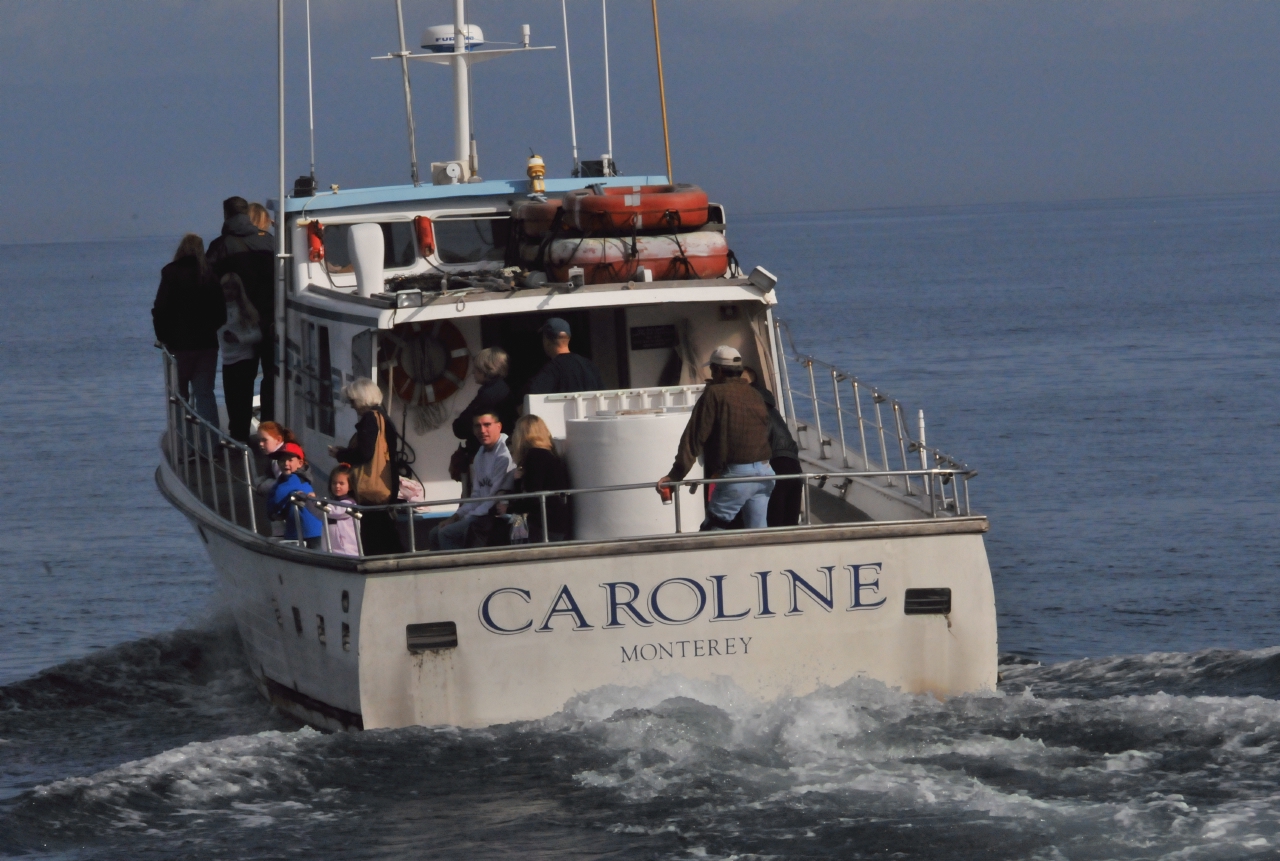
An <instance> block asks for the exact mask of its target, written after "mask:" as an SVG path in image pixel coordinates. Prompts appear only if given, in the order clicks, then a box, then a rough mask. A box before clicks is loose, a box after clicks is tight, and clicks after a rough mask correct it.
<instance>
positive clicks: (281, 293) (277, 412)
mask: <svg viewBox="0 0 1280 861" xmlns="http://www.w3.org/2000/svg"><path fill="white" fill-rule="evenodd" d="M276 66H277V69H276V74H277V82H276V87H277V111H278V113H279V131H280V188H279V195H280V196H279V198H277V201H276V295H275V324H276V327H275V328H276V335H275V341H276V343H275V346H274V347H273V349H274V350H275V356H276V362H275V375H276V378H275V382H274V384H273V385H272V389H273V390H274V392H275V404H274V405H273V407H272V410H273V412H272V414H271V415H270V416H263V418H270V419H281V420H283V419H285V418H287V415H286V413H287V411H286V410H285V406H284V390H285V384H284V380H285V375H284V365H285V346H284V345H285V313H284V301H285V278H286V277H287V274H288V270H287V269H286V268H285V267H286V263H285V261H286V260H287V257H286V255H285V234H286V233H288V230H289V224H288V219H287V218H286V217H285V205H284V0H276Z"/></svg>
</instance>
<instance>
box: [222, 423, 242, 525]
mask: <svg viewBox="0 0 1280 861" xmlns="http://www.w3.org/2000/svg"><path fill="white" fill-rule="evenodd" d="M218 448H219V449H220V450H221V451H222V471H223V472H224V473H226V476H227V508H228V510H229V511H230V514H231V522H232V523H234V524H236V525H237V526H239V525H240V521H239V520H238V519H237V518H236V485H235V480H234V479H233V477H232V475H231V455H230V454H229V453H228V452H227V449H228V448H230V446H228V445H227V441H226V440H225V439H220V440H218Z"/></svg>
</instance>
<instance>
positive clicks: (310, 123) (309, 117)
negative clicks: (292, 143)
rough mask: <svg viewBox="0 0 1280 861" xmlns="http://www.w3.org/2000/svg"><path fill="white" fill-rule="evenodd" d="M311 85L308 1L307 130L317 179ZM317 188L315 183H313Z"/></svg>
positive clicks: (309, 9)
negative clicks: (309, 135) (309, 134)
mask: <svg viewBox="0 0 1280 861" xmlns="http://www.w3.org/2000/svg"><path fill="white" fill-rule="evenodd" d="M314 92H315V88H314V87H313V86H312V83H311V0H307V130H308V131H309V132H310V133H311V178H312V179H315V178H316V106H315V101H314V97H313V96H312V93H314ZM312 186H313V187H314V186H315V183H312Z"/></svg>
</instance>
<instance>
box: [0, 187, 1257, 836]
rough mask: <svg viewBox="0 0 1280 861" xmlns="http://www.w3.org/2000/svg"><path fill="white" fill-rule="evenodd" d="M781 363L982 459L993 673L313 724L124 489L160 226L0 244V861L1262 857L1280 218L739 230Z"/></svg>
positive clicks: (181, 537)
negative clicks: (880, 395) (486, 714)
mask: <svg viewBox="0 0 1280 861" xmlns="http://www.w3.org/2000/svg"><path fill="white" fill-rule="evenodd" d="M729 237H730V240H731V244H732V246H733V248H734V250H735V251H736V253H737V255H738V257H739V258H740V259H741V260H742V261H743V263H744V264H745V265H747V266H748V267H750V266H752V265H756V264H760V265H763V266H765V267H766V268H768V269H770V270H771V271H772V272H773V273H774V274H776V275H777V276H778V278H779V285H778V293H779V297H780V302H781V306H780V309H779V314H780V316H782V317H783V318H784V319H785V320H787V321H788V323H789V325H790V328H791V330H792V332H793V334H794V336H795V340H796V343H797V346H798V347H799V348H800V349H801V350H804V351H805V352H809V353H812V354H814V355H816V356H818V357H820V358H826V359H828V360H830V361H832V362H834V363H835V364H837V365H839V366H841V367H842V368H845V369H846V370H848V371H850V372H852V373H855V374H857V375H858V376H859V377H860V378H861V379H863V380H864V381H867V382H870V383H874V384H875V385H877V386H878V387H880V388H881V389H882V390H884V391H886V392H888V393H889V394H891V395H892V396H894V397H896V398H898V399H900V400H901V401H903V402H904V403H905V404H906V405H907V406H908V407H909V408H910V409H912V410H914V409H916V408H920V409H923V410H924V411H925V413H926V418H927V421H928V428H929V441H930V443H931V444H932V445H936V446H938V447H939V448H941V449H943V450H944V451H947V452H948V453H950V454H952V455H954V456H956V457H958V458H960V459H962V460H964V461H966V462H967V463H969V464H970V465H972V466H974V467H976V468H977V469H978V471H979V475H978V477H977V478H976V479H975V480H974V481H973V482H972V484H971V496H972V501H973V505H974V508H975V509H976V510H979V511H981V512H982V513H985V514H987V515H988V516H989V517H990V519H991V532H990V533H989V535H988V536H987V548H988V552H989V554H990V558H991V565H992V570H993V573H994V577H995V586H996V599H997V604H998V612H999V623H1000V650H1001V652H1002V655H1003V657H1002V667H1001V670H1002V675H1003V681H1002V683H1001V685H1000V687H999V690H997V691H996V692H994V693H986V694H983V695H974V696H967V697H958V698H955V699H951V700H948V701H946V702H939V701H937V700H934V699H932V698H930V697H925V696H910V695H904V694H901V693H899V692H897V691H894V690H890V689H887V688H885V687H884V686H882V685H879V684H876V683H873V682H867V681H856V680H854V681H850V682H848V683H846V684H844V685H841V686H838V687H834V688H830V689H824V690H820V691H817V692H815V693H813V694H810V695H808V696H805V697H798V698H784V699H779V700H777V701H773V702H753V701H749V700H746V699H744V698H742V697H741V696H738V695H735V694H734V693H733V692H732V691H730V690H727V689H724V688H722V687H719V686H716V685H694V684H690V683H686V682H681V681H679V680H671V681H668V682H663V683H657V684H655V685H653V686H652V687H650V688H642V689H608V690H599V691H591V692H587V693H584V694H582V695H580V696H578V697H576V698H575V699H574V700H572V701H570V702H567V703H565V704H564V707H563V709H562V710H561V711H559V712H558V713H556V714H553V715H548V716H547V717H545V718H544V719H542V720H538V721H531V722H528V723H520V724H513V725H505V726H497V727H491V728H488V729H483V730H460V729H456V728H450V727H434V728H429V729H426V728H415V729H406V730H397V731H371V732H365V733H358V734H336V735H335V734H323V733H319V732H316V731H314V730H311V729H307V728H304V727H301V726H299V725H298V724H297V723H295V722H293V721H292V720H290V719H288V718H286V717H284V716H282V715H280V714H278V713H276V712H274V711H272V709H271V708H270V707H269V706H268V705H267V704H266V703H265V702H264V701H263V700H262V699H261V698H260V697H259V695H258V693H257V692H256V690H255V688H254V686H253V684H252V681H251V679H250V677H249V675H248V673H247V670H246V668H245V665H244V661H243V658H242V655H241V653H240V646H239V642H238V640H237V638H236V634H235V633H234V630H233V629H232V627H231V625H230V622H229V620H228V618H227V617H226V615H225V613H224V611H223V610H222V609H221V608H220V606H219V601H218V596H217V590H216V587H215V580H214V574H213V571H212V568H211V566H210V564H209V562H208V560H207V559H206V557H205V556H204V554H203V550H202V545H201V544H200V542H199V541H197V540H196V539H195V537H194V535H193V533H192V531H191V529H190V527H189V525H188V524H187V523H186V522H185V521H184V520H183V519H182V518H181V517H180V516H179V515H178V514H177V513H176V512H174V511H173V510H172V509H170V508H169V507H168V506H167V504H165V503H164V502H163V500H162V499H161V498H160V496H159V494H158V493H157V491H156V489H155V486H154V483H153V478H152V476H153V472H154V469H155V465H156V461H157V449H156V442H157V439H158V436H159V433H160V430H161V425H162V415H163V412H162V410H163V397H162V390H161V376H160V364H159V358H158V356H157V355H156V352H155V350H154V349H153V348H152V347H151V343H152V337H151V333H150V329H151V327H150V319H149V308H150V305H151V301H152V298H153V296H154V292H155V286H156V283H157V280H158V271H159V268H160V266H161V265H162V264H163V263H164V262H165V261H166V260H167V259H168V258H169V256H170V255H171V254H172V250H173V248H174V246H175V245H176V238H177V237H176V236H175V237H166V238H163V239H156V240H137V241H124V242H106V243H77V244H52V245H28V246H19V245H8V246H0V297H3V302H4V306H5V308H6V309H7V312H6V313H5V314H3V315H0V451H4V452H6V458H7V461H8V463H7V466H8V469H6V470H5V471H4V472H5V475H6V476H7V478H8V480H9V481H10V482H12V483H11V484H9V485H7V486H8V491H7V492H6V493H5V494H3V496H2V497H0V499H2V501H0V511H2V512H3V514H2V515H0V516H2V517H3V519H4V521H5V524H4V526H3V532H2V534H3V535H4V542H3V546H4V550H5V553H4V555H3V560H2V561H0V566H3V567H2V568H0V571H2V572H3V574H2V575H0V584H2V585H3V591H2V592H0V643H2V644H3V645H2V646H0V854H4V855H13V856H22V857H30V858H50V859H117V858H138V859H171V858H172V859H178V858H211V859H218V858H225V859H268V858H271V859H274V858H317V859H320V858H323V859H328V858H334V859H339V858H341V859H366V858H367V859H374V858H377V859H437V858H439V859H456V858H462V857H466V858H468V859H472V861H481V859H498V858H501V859H530V858H557V859H560V858H613V859H731V858H736V859H757V858H759V859H764V858H771V859H775V858H776V859H786V858H840V859H864V858H865V859H872V858H874V859H881V858H885V859H887V858H893V859H971V858H972V859H1037V861H1063V859H1070V861H1077V859H1079V861H1083V859H1157V858H1159V859H1235V858H1255V857H1256V858H1274V857H1280V588H1277V586H1276V583H1277V580H1280V503H1278V502H1277V497H1276V487H1275V485H1276V482H1275V481H1274V480H1273V478H1272V471H1273V465H1274V462H1273V461H1272V456H1273V453H1274V452H1273V449H1272V446H1273V445H1274V444H1276V442H1277V440H1278V439H1280V433H1277V428H1278V425H1280V379H1278V376H1277V372H1278V371H1280V341H1278V339H1277V324H1278V323H1280V314H1278V313H1277V310H1278V303H1277V291H1278V288H1280V195H1277V194H1259V195H1248V196H1232V197H1200V198H1180V199H1151V200H1127V201H1100V202H1079V203H1064V204H1052V205H1048V204H1046V205H1037V204H1025V205H1002V206H975V207H952V208H937V209H894V210H877V211H854V212H831V213H816V214H813V213H811V214H803V215H799V214H785V215H760V216H751V217H743V218H738V219H737V220H736V221H735V222H734V223H732V224H731V225H730V232H729Z"/></svg>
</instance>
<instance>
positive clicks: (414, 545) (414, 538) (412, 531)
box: [405, 506, 418, 553]
mask: <svg viewBox="0 0 1280 861" xmlns="http://www.w3.org/2000/svg"><path fill="white" fill-rule="evenodd" d="M405 513H406V514H408V515H409V552H410V553H417V552H418V534H417V533H418V530H417V528H416V527H417V524H415V523H414V522H413V506H410V507H408V508H406V509H405Z"/></svg>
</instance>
